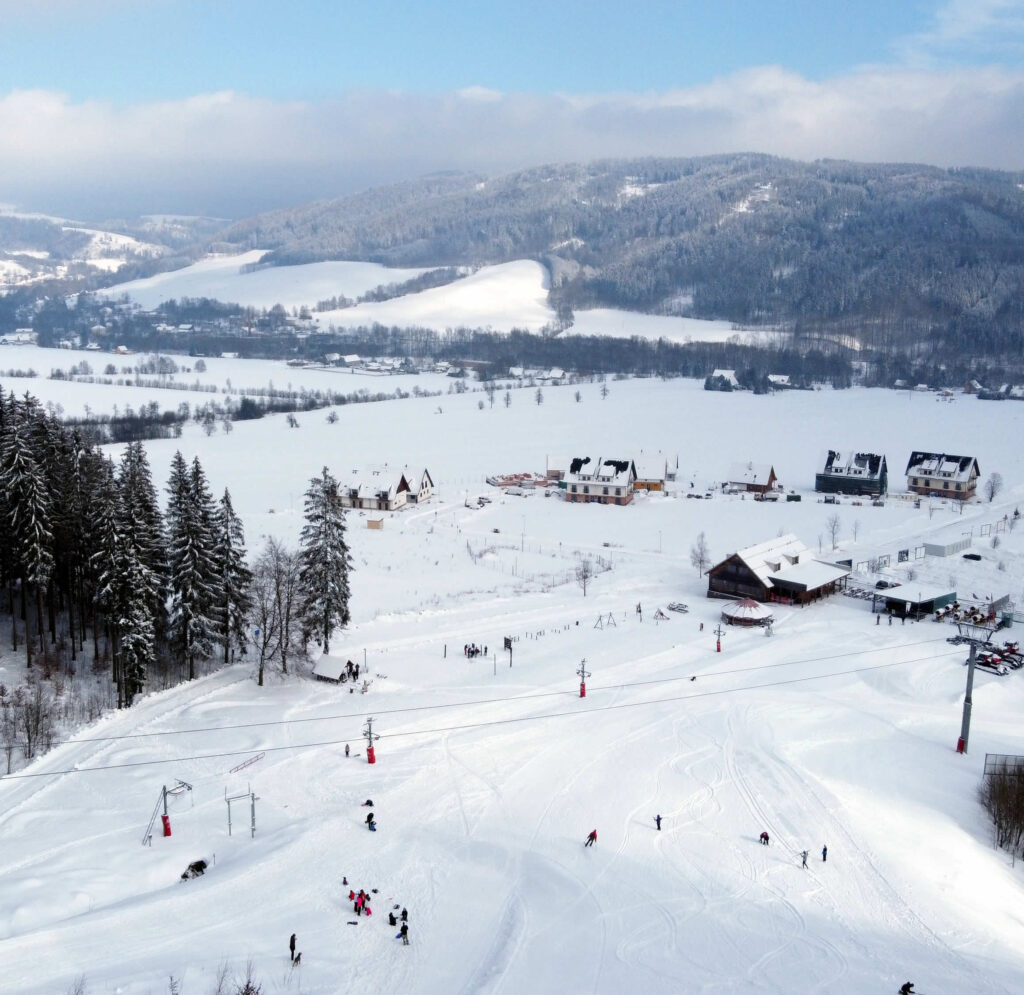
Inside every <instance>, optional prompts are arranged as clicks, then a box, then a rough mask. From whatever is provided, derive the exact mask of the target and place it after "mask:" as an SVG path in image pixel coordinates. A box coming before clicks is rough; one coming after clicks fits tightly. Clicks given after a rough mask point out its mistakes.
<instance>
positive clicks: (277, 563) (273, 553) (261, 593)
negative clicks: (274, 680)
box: [252, 539, 303, 685]
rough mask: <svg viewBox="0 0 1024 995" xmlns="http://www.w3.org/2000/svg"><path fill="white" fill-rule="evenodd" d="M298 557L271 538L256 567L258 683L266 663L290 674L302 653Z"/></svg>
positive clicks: (255, 611) (255, 615)
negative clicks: (294, 659)
mask: <svg viewBox="0 0 1024 995" xmlns="http://www.w3.org/2000/svg"><path fill="white" fill-rule="evenodd" d="M299 567H300V563H299V555H298V553H296V552H295V551H294V550H290V549H288V548H287V547H286V546H285V545H284V544H283V543H282V542H280V541H279V540H277V539H269V540H268V541H267V545H266V546H265V547H264V550H263V552H262V553H261V554H260V555H259V557H258V558H257V560H256V562H255V563H254V564H253V583H252V599H253V607H252V623H253V628H254V630H258V632H254V638H255V640H256V651H257V656H258V658H259V664H258V668H259V669H258V678H257V682H258V683H259V684H260V685H262V684H263V675H264V669H265V667H266V664H267V663H270V662H277V663H278V664H280V667H281V672H282V673H284V674H287V673H288V662H289V660H290V659H291V658H292V657H293V656H296V655H301V654H302V653H303V641H302V634H301V631H300V629H301V625H300V621H299V617H298V616H299V595H300V583H299Z"/></svg>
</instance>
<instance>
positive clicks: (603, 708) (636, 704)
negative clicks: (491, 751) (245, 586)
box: [0, 647, 934, 782]
mask: <svg viewBox="0 0 1024 995" xmlns="http://www.w3.org/2000/svg"><path fill="white" fill-rule="evenodd" d="M887 648H888V649H892V647H887ZM840 655H841V656H848V655H850V654H840ZM932 659H934V657H932V656H921V657H914V658H911V659H909V660H897V661H894V662H892V663H879V664H876V665H875V666H873V667H855V668H853V669H852V670H840V671H834V672H832V673H828V674H810V675H807V676H804V677H790V678H786V679H784V680H778V681H768V682H766V683H764V684H746V685H741V686H739V687H732V688H720V689H718V690H716V691H698V692H695V693H694V694H685V695H677V696H676V697H672V698H655V699H651V700H648V701H630V702H619V703H617V704H614V705H598V706H596V707H588V708H586V709H585V710H576V711H572V712H552V713H549V714H547V715H520V716H516V717H512V718H505V719H489V720H487V721H485V722H467V723H463V724H461V725H451V726H438V727H435V728H431V729H412V730H407V731H405V732H392V733H383V734H382V735H381V736H380V738H381V739H405V738H409V737H412V736H432V735H437V734H439V733H445V732H461V731H468V730H471V729H486V728H491V727H494V726H501V725H511V724H513V723H520V722H538V721H544V720H546V719H558V718H578V717H580V716H583V715H590V714H593V713H595V712H610V711H615V710H617V709H620V708H641V707H649V706H651V705H664V704H669V703H671V702H676V701H691V700H696V699H698V698H711V697H716V696H718V695H723V694H735V693H736V692H739V691H758V690H761V689H763V688H773V687H785V686H787V685H791V684H804V683H807V682H809V681H822V680H828V679H829V678H832V677H848V676H850V675H852V674H863V673H870V672H872V671H876V670H886V669H889V668H892V667H903V666H906V665H907V664H910V663H921V662H923V661H925V660H932ZM805 662H806V661H805ZM769 666H778V665H777V664H772V665H769ZM748 669H761V668H748ZM685 679H686V680H688V679H689V678H685ZM651 683H656V682H652V681H645V682H640V683H639V684H636V685H628V684H627V685H609V686H608V688H610V689H615V688H620V687H640V686H643V685H645V684H651ZM550 694H562V695H564V694H572V692H566V691H559V692H550ZM534 697H542V696H540V695H528V696H525V697H524V698H508V699H496V700H507V701H522V700H528V699H529V698H534ZM588 700H589V699H588ZM489 703H490V702H483V704H489ZM431 707H436V706H431ZM396 711H415V709H396ZM344 717H345V718H354V717H355V716H344ZM268 724H287V723H286V722H283V723H268ZM229 728H232V727H224V729H225V730H226V729H229ZM239 728H244V727H239ZM222 731H223V730H222ZM347 738H349V739H350V738H351V737H347ZM344 742H346V738H342V739H328V740H321V741H317V742H311V743H290V744H288V745H286V746H260V747H258V749H259V750H260V751H261V752H263V753H280V752H284V751H286V750H312V749H320V748H322V747H330V746H341V745H342V744H343V743H344ZM252 752H253V748H252V747H250V748H248V749H245V750H228V751H223V752H219V753H203V754H193V755H191V756H185V757H170V758H166V757H165V758H163V759H159V760H132V761H128V762H126V763H119V764H101V765H99V766H96V767H71V768H67V769H65V770H54V771H39V772H31V773H20V774H7V775H6V776H4V777H2V778H0V782H2V781H9V780H21V779H25V778H34V777H56V776H57V775H60V774H88V773H95V772H99V771H106V770H123V769H127V768H130V767H151V766H155V765H157V764H173V763H189V762H198V761H202V760H217V759H223V758H226V757H238V756H247V755H251V754H252Z"/></svg>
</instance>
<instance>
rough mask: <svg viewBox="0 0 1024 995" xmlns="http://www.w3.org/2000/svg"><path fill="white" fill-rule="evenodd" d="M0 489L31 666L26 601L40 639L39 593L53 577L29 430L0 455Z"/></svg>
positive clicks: (42, 490) (21, 430) (13, 437)
mask: <svg viewBox="0 0 1024 995" xmlns="http://www.w3.org/2000/svg"><path fill="white" fill-rule="evenodd" d="M0 486H2V487H3V489H4V492H5V493H6V496H7V508H8V518H7V522H6V526H7V528H8V529H9V530H10V536H11V540H12V546H13V560H14V564H15V566H14V569H15V571H16V573H17V574H18V575H19V576H20V578H21V584H22V618H24V619H25V652H26V662H27V665H28V666H30V667H31V666H32V640H31V638H30V625H29V621H28V618H29V615H30V614H31V613H30V612H29V611H28V610H27V606H26V599H27V596H28V591H29V589H31V590H32V591H33V593H34V594H35V602H36V618H37V626H36V628H37V632H38V635H39V637H40V640H41V639H42V632H43V609H42V599H43V591H44V590H45V588H46V585H47V584H48V583H49V582H50V577H51V576H52V574H53V532H52V528H51V524H50V496H49V493H48V492H47V489H46V480H45V478H44V475H43V472H42V469H41V467H40V466H39V463H38V461H37V458H36V454H35V453H34V452H33V450H32V446H31V441H30V439H29V429H28V426H27V424H25V423H23V424H20V425H17V426H15V427H14V429H13V431H11V432H10V433H9V434H8V435H7V438H6V440H5V445H4V448H3V451H2V453H0ZM12 624H13V619H12Z"/></svg>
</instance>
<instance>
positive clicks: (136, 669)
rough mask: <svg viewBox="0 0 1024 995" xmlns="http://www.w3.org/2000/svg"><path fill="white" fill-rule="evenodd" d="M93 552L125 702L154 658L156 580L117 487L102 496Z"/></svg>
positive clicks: (116, 674) (115, 674) (114, 665)
mask: <svg viewBox="0 0 1024 995" xmlns="http://www.w3.org/2000/svg"><path fill="white" fill-rule="evenodd" d="M98 511H99V516H100V517H99V520H98V521H97V524H96V538H97V542H98V545H99V548H98V550H97V552H96V553H94V554H93V564H94V568H95V570H96V602H97V604H98V605H99V606H100V609H101V611H102V612H103V615H104V618H105V619H106V623H107V634H108V639H109V642H110V647H111V659H112V666H111V671H112V676H113V680H114V686H115V687H116V688H117V707H118V708H127V707H129V706H130V705H131V704H132V702H133V701H134V700H135V696H136V695H137V694H138V693H139V692H140V691H141V690H142V687H143V685H144V684H145V681H146V678H147V677H148V675H149V668H150V666H151V665H152V663H153V661H154V660H155V658H156V632H155V617H154V610H153V606H154V604H155V603H156V601H157V586H158V581H157V578H156V576H155V574H154V573H153V571H152V570H151V569H150V568H149V566H148V565H147V564H146V563H145V562H143V559H142V556H141V555H140V553H139V542H138V537H137V536H135V535H132V534H131V532H130V530H129V529H126V527H125V521H126V513H125V509H124V494H123V492H122V490H121V488H119V487H118V488H115V490H114V493H113V495H112V499H111V500H109V501H106V502H101V503H100V504H99V507H98Z"/></svg>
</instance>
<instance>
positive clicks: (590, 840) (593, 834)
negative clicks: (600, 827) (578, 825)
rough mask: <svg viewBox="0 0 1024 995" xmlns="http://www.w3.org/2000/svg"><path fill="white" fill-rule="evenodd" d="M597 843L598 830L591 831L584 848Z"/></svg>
mask: <svg viewBox="0 0 1024 995" xmlns="http://www.w3.org/2000/svg"><path fill="white" fill-rule="evenodd" d="M596 842H597V830H596V829H591V830H590V832H589V833H588V834H587V842H586V843H584V844H583V845H584V846H593V845H594V844H595V843H596Z"/></svg>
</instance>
